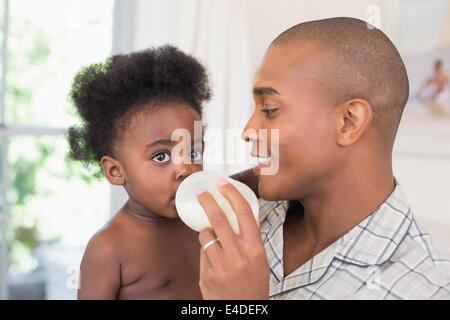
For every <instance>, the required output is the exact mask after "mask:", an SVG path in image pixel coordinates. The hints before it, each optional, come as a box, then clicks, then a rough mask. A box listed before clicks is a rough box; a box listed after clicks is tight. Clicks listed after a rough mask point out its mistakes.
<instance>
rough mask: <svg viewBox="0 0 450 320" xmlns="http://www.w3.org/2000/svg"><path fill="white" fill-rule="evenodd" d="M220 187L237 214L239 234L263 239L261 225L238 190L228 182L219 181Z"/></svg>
mask: <svg viewBox="0 0 450 320" xmlns="http://www.w3.org/2000/svg"><path fill="white" fill-rule="evenodd" d="M218 187H219V190H220V192H221V193H222V195H223V196H224V197H225V198H226V199H227V200H228V202H229V203H230V205H231V207H232V208H233V211H234V212H235V213H236V216H237V220H238V223H239V233H240V234H241V235H243V237H246V236H254V235H256V236H258V239H259V238H260V237H261V235H260V232H259V227H258V226H259V224H258V222H257V221H256V220H255V217H254V216H253V211H252V208H251V207H250V205H249V203H248V202H247V200H246V199H245V198H244V197H243V196H242V194H241V193H240V192H239V191H238V189H237V188H236V187H235V186H234V185H233V184H231V183H229V182H228V181H226V180H219V183H218Z"/></svg>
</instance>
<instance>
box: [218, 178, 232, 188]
mask: <svg viewBox="0 0 450 320" xmlns="http://www.w3.org/2000/svg"><path fill="white" fill-rule="evenodd" d="M228 183H229V182H228V181H227V180H225V179H223V178H222V179H220V180H219V181H217V184H218V185H219V186H220V187H222V186H224V185H226V184H228Z"/></svg>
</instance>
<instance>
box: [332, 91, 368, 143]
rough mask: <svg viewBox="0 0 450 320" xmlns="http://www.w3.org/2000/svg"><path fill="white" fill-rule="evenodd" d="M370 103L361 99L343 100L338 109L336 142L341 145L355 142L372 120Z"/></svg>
mask: <svg viewBox="0 0 450 320" xmlns="http://www.w3.org/2000/svg"><path fill="white" fill-rule="evenodd" d="M372 117H373V112H372V107H371V105H370V104H369V103H368V102H367V101H366V100H363V99H352V100H349V101H347V102H345V103H344V104H343V105H342V106H341V107H340V108H339V111H338V118H337V142H338V144H339V145H341V146H349V145H351V144H353V143H355V142H356V141H357V140H358V139H359V137H360V136H361V135H362V134H363V133H364V131H365V130H366V129H367V127H368V125H369V123H370V122H371V121H372Z"/></svg>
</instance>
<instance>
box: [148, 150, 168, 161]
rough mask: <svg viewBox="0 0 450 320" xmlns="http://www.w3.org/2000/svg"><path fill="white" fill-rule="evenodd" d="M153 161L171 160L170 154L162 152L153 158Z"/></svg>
mask: <svg viewBox="0 0 450 320" xmlns="http://www.w3.org/2000/svg"><path fill="white" fill-rule="evenodd" d="M152 160H153V161H156V162H159V163H162V162H167V161H169V160H170V155H169V154H168V153H167V152H160V153H158V154H157V155H155V156H154V157H153V158H152Z"/></svg>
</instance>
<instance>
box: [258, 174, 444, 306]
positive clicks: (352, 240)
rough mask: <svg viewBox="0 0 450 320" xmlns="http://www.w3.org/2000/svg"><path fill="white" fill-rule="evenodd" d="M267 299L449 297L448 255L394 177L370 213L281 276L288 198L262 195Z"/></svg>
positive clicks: (261, 214) (261, 212)
mask: <svg viewBox="0 0 450 320" xmlns="http://www.w3.org/2000/svg"><path fill="white" fill-rule="evenodd" d="M259 201H260V218H261V233H262V239H263V242H264V246H265V249H266V254H267V260H268V262H269V266H270V298H271V299H450V259H449V257H448V254H447V252H444V251H442V250H440V249H439V248H438V247H437V246H436V245H435V244H434V243H433V241H432V239H431V236H430V234H428V233H427V232H426V231H425V230H424V228H423V227H421V226H420V225H419V224H418V223H417V221H416V220H415V218H414V216H413V213H412V211H411V208H410V206H409V204H408V202H407V200H406V197H405V195H404V194H403V191H402V188H401V186H400V185H399V184H398V180H396V186H395V188H394V191H393V192H392V194H391V195H390V196H389V197H388V199H387V200H386V201H385V202H384V203H383V204H382V205H381V206H380V207H379V208H378V209H377V210H376V211H375V212H374V213H372V214H371V215H370V216H369V217H367V218H366V219H365V220H364V221H362V222H361V223H360V224H358V225H357V226H355V227H354V228H352V229H351V230H350V231H349V232H347V233H346V234H345V235H344V236H343V237H341V238H340V239H338V240H337V241H335V242H334V243H333V244H331V245H329V246H328V247H327V248H325V249H324V250H322V251H321V252H320V253H318V254H317V255H316V256H314V257H313V258H312V259H310V260H309V261H307V262H306V263H305V264H303V265H302V266H300V267H299V268H298V269H297V270H295V271H294V272H292V273H291V274H289V275H288V276H286V277H284V272H283V223H284V219H285V216H286V210H287V208H288V204H289V202H288V201H265V200H263V199H260V200H259Z"/></svg>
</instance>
